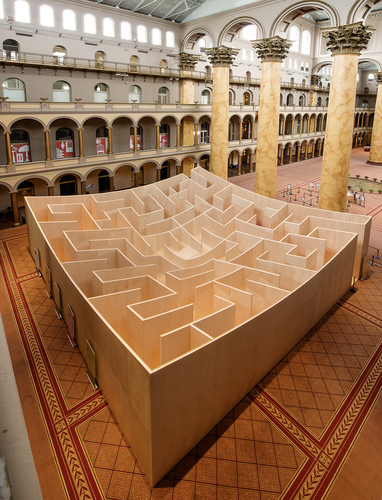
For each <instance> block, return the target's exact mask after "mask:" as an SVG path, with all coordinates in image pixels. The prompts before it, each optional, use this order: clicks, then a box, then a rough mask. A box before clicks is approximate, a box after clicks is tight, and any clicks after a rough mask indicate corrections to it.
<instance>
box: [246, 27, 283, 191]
mask: <svg viewBox="0 0 382 500" xmlns="http://www.w3.org/2000/svg"><path fill="white" fill-rule="evenodd" d="M291 45H292V43H291V42H289V41H288V40H285V39H283V38H281V37H279V36H273V37H271V38H265V39H264V40H257V41H255V42H253V47H254V48H255V49H256V51H257V55H258V56H259V57H260V59H261V63H262V64H261V85H260V106H259V118H258V126H257V127H258V128H257V156H256V176H255V192H256V193H259V194H262V195H264V196H269V197H270V198H274V197H275V195H276V176H277V150H278V138H279V112H280V78H281V63H282V61H283V59H284V58H285V57H286V56H287V54H288V50H289V47H290V46H291Z"/></svg>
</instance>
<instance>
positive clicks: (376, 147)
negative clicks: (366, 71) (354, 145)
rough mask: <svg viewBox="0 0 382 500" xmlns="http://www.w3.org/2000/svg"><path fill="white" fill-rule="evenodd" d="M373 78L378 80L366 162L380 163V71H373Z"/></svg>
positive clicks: (381, 98) (381, 125)
mask: <svg viewBox="0 0 382 500" xmlns="http://www.w3.org/2000/svg"><path fill="white" fill-rule="evenodd" d="M375 79H376V80H377V82H378V91H377V101H376V103H375V112H374V123H373V132H372V136H371V145H370V155H369V160H368V162H367V163H376V164H377V165H382V73H375Z"/></svg>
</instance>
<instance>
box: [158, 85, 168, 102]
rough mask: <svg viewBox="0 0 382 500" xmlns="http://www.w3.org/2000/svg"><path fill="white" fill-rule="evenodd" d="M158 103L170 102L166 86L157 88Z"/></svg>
mask: <svg viewBox="0 0 382 500" xmlns="http://www.w3.org/2000/svg"><path fill="white" fill-rule="evenodd" d="M158 102H159V104H168V103H169V102H170V92H169V90H168V88H167V87H161V88H160V89H159V90H158Z"/></svg>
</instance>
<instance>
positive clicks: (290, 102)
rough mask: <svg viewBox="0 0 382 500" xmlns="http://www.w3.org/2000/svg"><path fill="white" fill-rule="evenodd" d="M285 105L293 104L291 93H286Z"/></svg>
mask: <svg viewBox="0 0 382 500" xmlns="http://www.w3.org/2000/svg"><path fill="white" fill-rule="evenodd" d="M287 106H293V94H288V95H287Z"/></svg>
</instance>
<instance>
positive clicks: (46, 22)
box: [40, 5, 54, 28]
mask: <svg viewBox="0 0 382 500" xmlns="http://www.w3.org/2000/svg"><path fill="white" fill-rule="evenodd" d="M40 24H41V25H42V26H49V27H51V28H52V27H53V26H54V11H53V7H51V6H50V5H41V7H40Z"/></svg>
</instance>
